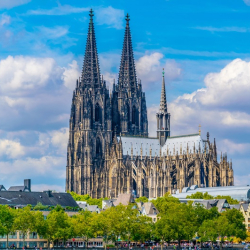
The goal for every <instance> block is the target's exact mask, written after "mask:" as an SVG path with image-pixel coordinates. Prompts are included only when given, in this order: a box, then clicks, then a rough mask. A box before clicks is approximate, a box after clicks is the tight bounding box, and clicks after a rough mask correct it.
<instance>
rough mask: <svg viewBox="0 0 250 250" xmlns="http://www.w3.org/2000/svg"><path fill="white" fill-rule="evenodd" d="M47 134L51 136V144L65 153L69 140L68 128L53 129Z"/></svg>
mask: <svg viewBox="0 0 250 250" xmlns="http://www.w3.org/2000/svg"><path fill="white" fill-rule="evenodd" d="M49 134H50V136H51V144H52V145H53V146H54V147H56V148H58V149H59V150H60V152H61V153H64V154H65V155H66V152H67V144H68V140H69V129H68V128H61V129H60V130H54V131H52V132H50V133H49Z"/></svg>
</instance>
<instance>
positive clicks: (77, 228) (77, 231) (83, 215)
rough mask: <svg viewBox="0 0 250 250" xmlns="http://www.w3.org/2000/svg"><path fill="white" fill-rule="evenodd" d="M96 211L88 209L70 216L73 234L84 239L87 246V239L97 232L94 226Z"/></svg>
mask: <svg viewBox="0 0 250 250" xmlns="http://www.w3.org/2000/svg"><path fill="white" fill-rule="evenodd" d="M95 216H97V214H96V213H91V212H90V211H81V212H80V214H78V215H76V216H75V217H73V218H72V224H73V228H74V235H75V236H80V237H82V238H83V239H84V241H85V245H86V246H87V247H88V241H89V239H90V238H93V237H94V236H96V234H97V230H95V229H97V227H94V226H96V221H95V219H96V217H95Z"/></svg>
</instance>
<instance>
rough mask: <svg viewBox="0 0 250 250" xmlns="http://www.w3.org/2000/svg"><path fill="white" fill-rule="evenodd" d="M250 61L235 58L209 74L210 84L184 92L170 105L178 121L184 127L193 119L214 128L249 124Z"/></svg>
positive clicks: (206, 78) (207, 81)
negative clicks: (219, 69) (191, 91)
mask: <svg viewBox="0 0 250 250" xmlns="http://www.w3.org/2000/svg"><path fill="white" fill-rule="evenodd" d="M249 70H250V62H246V61H243V60H241V59H235V60H234V61H232V62H230V63H229V64H228V65H227V66H226V67H224V68H223V69H222V70H221V71H220V72H218V73H210V74H208V75H207V76H206V77H205V79H204V81H205V85H206V87H205V88H203V89H199V90H197V91H195V92H193V93H191V94H184V95H182V96H180V97H178V98H177V99H176V100H175V101H173V102H172V103H171V104H170V110H175V116H174V117H173V116H172V118H173V121H174V123H175V124H176V125H177V124H179V125H180V126H182V127H183V129H184V127H185V126H186V125H187V124H189V123H190V122H191V121H194V122H196V123H197V124H199V123H200V122H203V123H205V124H209V125H212V126H213V127H215V126H216V127H218V128H219V127H221V125H224V128H225V127H238V128H239V127H245V128H246V127H249V126H250V114H249V109H248V108H247V107H249V106H250V99H249V89H250V73H249Z"/></svg>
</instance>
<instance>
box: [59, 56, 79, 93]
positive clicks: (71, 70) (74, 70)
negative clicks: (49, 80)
mask: <svg viewBox="0 0 250 250" xmlns="http://www.w3.org/2000/svg"><path fill="white" fill-rule="evenodd" d="M79 77H80V69H79V66H78V64H77V62H76V61H75V60H74V61H72V63H70V64H69V65H68V68H65V70H64V72H63V75H62V80H63V82H64V85H65V86H66V87H67V88H69V89H70V90H73V89H74V88H75V86H76V80H77V79H78V78H79Z"/></svg>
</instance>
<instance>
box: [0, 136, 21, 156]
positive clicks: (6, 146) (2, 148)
mask: <svg viewBox="0 0 250 250" xmlns="http://www.w3.org/2000/svg"><path fill="white" fill-rule="evenodd" d="M24 154H25V149H24V147H23V146H22V145H21V144H20V142H17V141H11V140H0V156H5V155H6V156H7V157H8V158H18V157H20V156H23V155H24Z"/></svg>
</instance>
